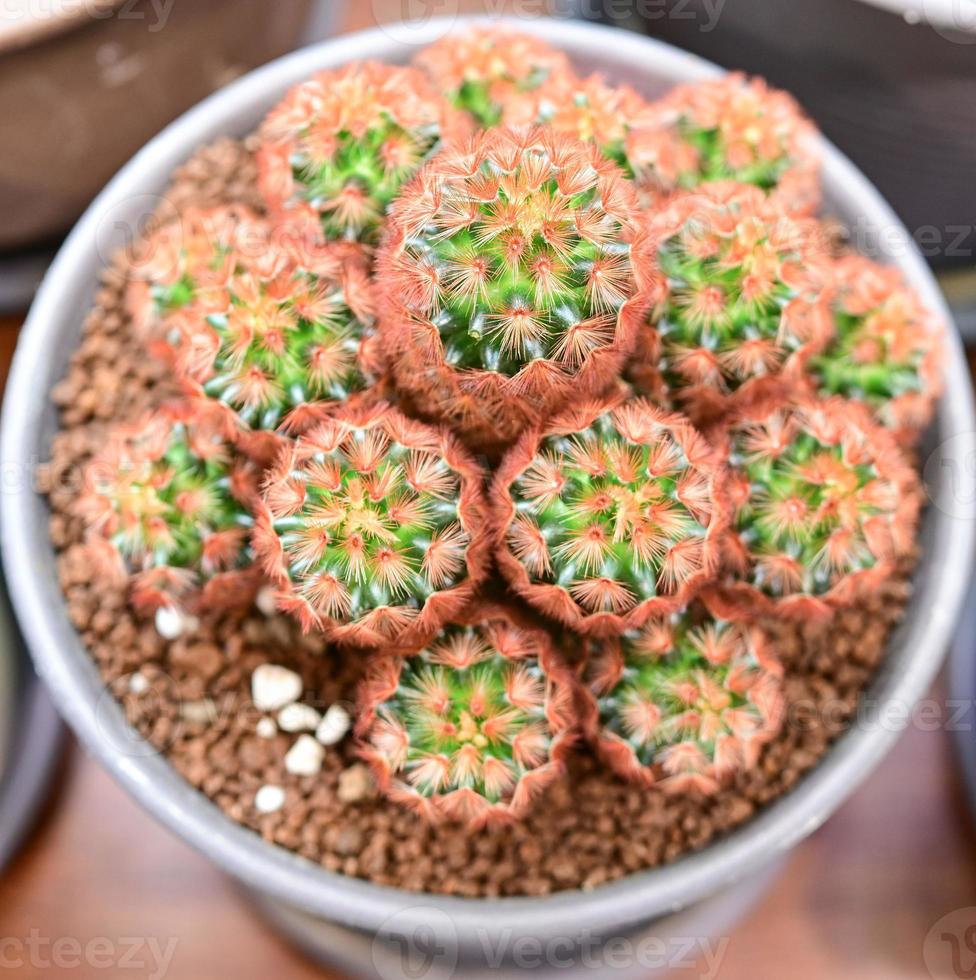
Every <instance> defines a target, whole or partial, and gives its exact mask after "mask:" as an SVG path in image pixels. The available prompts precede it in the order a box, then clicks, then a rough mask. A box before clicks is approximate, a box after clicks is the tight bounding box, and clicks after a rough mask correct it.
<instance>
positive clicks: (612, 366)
mask: <svg viewBox="0 0 976 980" xmlns="http://www.w3.org/2000/svg"><path fill="white" fill-rule="evenodd" d="M637 217H638V211H637V207H636V203H635V200H634V196H633V192H632V188H631V187H630V185H629V183H628V182H627V180H626V179H625V178H624V177H623V176H622V174H621V173H620V172H619V171H618V170H616V168H614V167H612V166H611V165H609V164H608V163H607V162H606V161H605V160H603V159H602V158H601V157H600V155H599V152H598V151H597V150H596V148H595V147H593V146H589V145H587V144H584V143H581V142H579V141H576V140H573V139H571V138H569V137H566V136H560V135H557V134H553V133H552V132H550V131H547V130H540V129H528V130H526V129H522V130H515V129H498V130H491V131H489V132H486V133H483V134H480V135H479V136H478V137H476V138H475V140H474V141H473V142H471V143H470V144H468V145H465V146H463V147H453V148H448V149H446V150H445V151H444V152H442V153H441V154H440V155H439V156H438V157H436V158H435V159H434V160H432V161H431V162H430V163H429V164H428V165H427V166H426V167H425V168H424V170H422V171H421V173H420V175H419V177H418V179H417V180H416V181H415V182H414V183H413V184H412V185H411V186H410V188H409V189H408V190H407V191H406V192H405V193H404V194H403V195H402V197H401V198H400V200H399V201H398V204H397V208H396V210H395V212H394V214H393V215H392V216H391V219H390V229H389V232H388V235H387V238H386V240H385V242H384V246H383V249H382V250H381V253H380V256H379V258H378V260H377V261H378V268H379V270H380V272H379V279H380V285H381V289H382V290H383V295H384V299H385V301H386V302H385V304H381V309H382V311H383V312H382V315H381V320H380V326H381V332H383V333H384V334H385V335H386V338H387V342H388V343H389V345H390V346H391V348H392V349H395V350H396V351H397V352H398V355H399V356H398V357H397V358H396V366H397V370H396V378H397V382H398V384H399V385H400V387H401V388H402V389H404V390H405V391H406V392H407V393H408V394H410V395H411V396H413V397H414V399H415V401H416V402H418V404H422V405H425V406H432V407H431V408H430V411H431V413H432V414H434V415H440V416H441V417H447V418H450V419H451V421H452V422H454V423H455V424H456V425H458V426H459V427H460V428H461V430H462V431H464V432H465V433H467V432H469V431H476V429H477V426H478V424H480V425H481V427H482V428H484V429H487V430H489V431H490V430H494V431H495V432H496V433H497V434H498V438H499V441H506V440H507V441H511V439H512V438H514V435H515V434H517V432H518V431H519V430H520V428H522V427H524V425H525V424H526V422H527V421H528V420H529V419H537V418H538V417H539V416H540V414H543V415H544V414H546V413H547V412H551V411H553V410H554V409H555V408H556V407H558V405H559V404H560V403H561V402H564V401H566V400H568V399H569V398H570V397H580V396H583V397H586V396H587V395H593V394H596V393H598V392H599V391H601V390H604V389H605V388H606V386H607V384H608V383H609V382H610V381H611V380H612V378H613V376H614V374H615V372H616V371H617V370H618V369H619V367H620V366H621V362H622V360H623V357H624V355H625V354H626V353H628V352H629V350H630V348H631V347H632V346H633V344H634V342H635V341H636V337H637V334H638V331H639V321H640V319H641V314H642V311H643V297H642V295H641V294H640V291H639V289H638V282H637V276H636V273H635V267H634V263H633V261H632V255H631V253H632V243H633V242H634V240H635V237H636V236H637Z"/></svg>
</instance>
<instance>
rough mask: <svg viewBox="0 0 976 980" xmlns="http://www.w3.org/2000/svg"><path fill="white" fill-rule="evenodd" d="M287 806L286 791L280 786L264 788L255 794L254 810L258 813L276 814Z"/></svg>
mask: <svg viewBox="0 0 976 980" xmlns="http://www.w3.org/2000/svg"><path fill="white" fill-rule="evenodd" d="M284 805H285V791H284V790H283V789H282V788H281V787H280V786H262V787H261V788H260V789H259V790H258V791H257V792H256V793H255V794H254V809H255V810H257V811H258V813H275V812H276V811H277V810H280V809H281V808H282V807H283V806H284Z"/></svg>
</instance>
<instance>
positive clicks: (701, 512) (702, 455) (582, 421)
mask: <svg viewBox="0 0 976 980" xmlns="http://www.w3.org/2000/svg"><path fill="white" fill-rule="evenodd" d="M492 497H493V503H494V505H495V509H496V513H497V519H498V523H499V526H500V533H501V534H503V541H502V543H501V546H500V550H499V552H498V560H499V564H500V566H501V569H502V572H503V574H504V575H505V577H506V578H507V580H508V582H509V584H510V585H512V587H513V588H514V589H515V590H516V591H517V592H518V593H519V594H520V595H521V596H522V597H523V598H525V599H526V600H527V601H528V602H530V603H531V604H532V605H534V606H535V607H537V608H538V609H539V610H540V611H542V612H544V613H546V614H547V615H550V616H553V617H554V618H556V619H558V620H560V621H561V622H564V623H566V624H567V625H570V626H572V627H574V628H575V629H578V630H582V631H584V632H598V633H619V632H622V631H623V630H624V629H627V628H631V627H634V626H637V625H640V623H642V622H644V621H645V620H646V619H647V618H648V616H651V615H654V614H658V613H663V612H670V611H672V610H674V609H676V608H678V607H679V606H681V605H683V604H684V603H685V602H686V601H687V600H688V599H689V598H690V597H691V596H692V595H693V594H694V593H695V591H696V590H697V589H698V588H699V587H700V586H701V585H702V584H704V583H705V582H706V581H708V580H709V578H710V577H711V575H712V574H713V573H714V571H715V565H716V562H717V558H718V548H719V541H720V539H721V536H722V534H723V532H724V529H725V525H726V521H727V514H726V510H727V507H726V503H725V501H724V492H723V489H722V486H721V479H720V472H719V470H718V468H717V466H716V465H715V458H714V454H713V452H712V450H711V449H710V448H709V447H708V445H707V444H706V443H705V440H704V439H703V438H702V437H701V436H700V435H699V434H698V433H697V432H696V431H695V430H694V429H693V428H692V427H691V425H690V423H688V422H687V420H684V419H683V418H681V417H679V416H673V415H666V414H665V413H663V412H662V411H661V410H660V409H657V408H655V407H654V406H652V405H651V404H650V403H649V402H647V401H644V400H641V399H636V400H632V401H629V402H624V403H621V400H620V398H614V399H611V400H609V401H605V402H602V403H597V404H591V405H587V406H584V407H583V408H581V409H578V410H574V411H570V412H566V413H564V414H563V415H562V416H559V417H557V418H556V419H554V420H553V422H552V423H551V424H550V425H549V426H548V427H547V428H546V429H545V430H543V431H542V432H541V433H540V432H539V431H538V430H536V431H535V432H530V433H526V435H525V436H523V438H522V439H521V440H520V441H519V443H518V444H517V445H516V446H515V447H514V448H513V449H512V450H511V451H510V453H509V454H508V456H506V457H505V459H504V460H503V462H502V465H501V467H500V469H499V471H498V474H497V476H496V479H495V483H494V487H493V491H492Z"/></svg>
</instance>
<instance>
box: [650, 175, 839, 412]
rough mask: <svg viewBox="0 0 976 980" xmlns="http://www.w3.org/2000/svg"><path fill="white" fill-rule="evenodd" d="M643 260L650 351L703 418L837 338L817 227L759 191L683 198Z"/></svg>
mask: <svg viewBox="0 0 976 980" xmlns="http://www.w3.org/2000/svg"><path fill="white" fill-rule="evenodd" d="M646 254H647V266H648V276H649V278H650V280H651V282H652V283H653V286H652V289H653V292H654V297H655V300H656V302H657V305H656V309H655V311H654V313H653V314H652V335H653V337H654V341H653V343H652V344H651V345H650V346H651V348H652V349H653V350H654V351H655V352H659V354H660V369H661V371H662V373H663V376H664V380H665V382H666V383H667V385H668V387H669V388H670V390H671V395H672V397H673V398H674V399H675V400H676V401H677V402H678V403H679V404H680V405H681V406H682V408H684V410H685V411H687V412H688V413H689V414H690V415H691V416H692V418H693V419H694V420H695V421H697V422H702V423H704V422H706V421H707V420H708V419H710V418H711V417H713V416H714V415H715V414H718V413H721V412H724V411H727V410H728V409H729V408H730V407H733V406H734V405H735V404H736V403H737V402H738V401H739V400H741V399H743V398H746V397H751V396H752V395H753V393H754V389H755V388H756V387H757V386H762V385H764V384H767V383H768V382H769V379H775V378H777V377H779V378H786V377H788V376H790V374H791V373H792V372H796V371H798V370H799V369H800V367H802V365H803V364H804V363H805V361H806V360H807V359H808V358H809V357H810V356H811V355H812V354H813V353H814V352H815V351H817V350H819V349H820V348H822V347H823V345H824V344H825V343H826V342H827V340H828V339H829V337H830V335H831V331H832V323H831V318H830V309H829V299H830V274H829V263H828V259H827V256H826V253H825V251H824V250H823V248H822V244H821V235H820V229H819V227H818V226H817V225H816V224H814V223H812V222H808V221H797V220H795V219H793V218H790V217H789V216H787V215H784V214H781V213H780V212H779V211H778V210H777V209H776V207H775V206H773V205H771V204H770V203H769V202H768V201H767V200H766V199H765V198H764V197H763V196H762V194H761V193H760V192H758V191H757V190H755V189H754V188H751V187H746V186H741V185H725V186H723V187H721V188H711V189H710V190H707V191H706V192H704V193H701V194H695V195H686V196H685V197H683V198H681V199H680V200H678V201H676V202H675V203H674V205H673V206H672V207H670V208H668V209H666V210H665V211H664V212H662V213H661V214H659V215H658V216H657V217H656V218H654V219H653V220H652V222H651V231H650V235H649V247H648V250H647V253H646ZM791 383H792V382H791Z"/></svg>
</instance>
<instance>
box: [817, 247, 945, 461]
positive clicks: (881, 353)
mask: <svg viewBox="0 0 976 980" xmlns="http://www.w3.org/2000/svg"><path fill="white" fill-rule="evenodd" d="M834 276H835V280H836V283H837V297H836V302H835V306H834V318H835V323H836V335H835V337H834V339H833V341H832V342H831V343H830V344H829V346H828V347H827V348H826V349H825V350H824V351H823V353H821V354H818V355H816V356H815V357H813V358H812V359H811V360H810V362H809V371H810V375H811V379H812V383H813V387H814V390H815V392H816V393H817V394H818V395H820V396H821V397H827V396H830V395H841V396H843V397H844V398H849V399H853V400H855V401H859V402H863V403H864V404H865V405H866V406H867V407H868V408H869V409H870V410H871V412H872V413H873V415H874V417H875V418H876V420H877V421H878V422H880V423H881V424H882V425H883V426H884V427H885V428H887V429H890V430H891V431H892V432H893V433H894V434H895V435H896V437H897V438H898V440H899V441H900V442H903V443H912V442H915V441H917V439H918V437H919V435H920V434H921V432H922V430H923V429H924V428H925V426H926V425H928V423H929V422H930V421H931V419H932V414H933V411H934V408H935V400H936V398H937V397H938V395H939V392H940V388H941V370H940V369H941V336H942V327H941V325H940V324H939V323H938V322H937V321H936V319H935V318H934V317H933V316H932V314H931V313H929V312H928V310H926V309H925V307H924V306H923V304H922V303H921V301H920V299H919V297H918V296H917V295H916V294H915V293H914V292H913V291H912V290H911V289H909V288H908V287H907V286H906V285H905V283H904V281H903V280H902V278H901V275H900V274H899V272H898V270H897V269H893V268H887V267H885V266H881V265H878V263H876V262H872V261H871V260H870V259H866V258H864V257H863V256H860V255H848V256H845V257H844V258H842V259H839V260H838V261H837V262H836V263H835V265H834Z"/></svg>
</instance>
